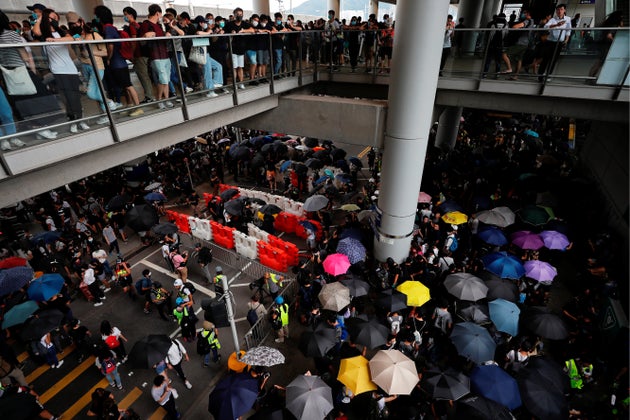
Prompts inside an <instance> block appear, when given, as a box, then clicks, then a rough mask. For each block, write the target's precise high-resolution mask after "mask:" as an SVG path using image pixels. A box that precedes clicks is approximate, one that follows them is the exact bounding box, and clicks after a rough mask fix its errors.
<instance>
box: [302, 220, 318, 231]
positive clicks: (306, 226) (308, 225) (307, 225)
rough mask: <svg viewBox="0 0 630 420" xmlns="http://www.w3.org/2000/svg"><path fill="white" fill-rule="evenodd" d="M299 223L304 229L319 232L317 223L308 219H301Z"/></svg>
mask: <svg viewBox="0 0 630 420" xmlns="http://www.w3.org/2000/svg"><path fill="white" fill-rule="evenodd" d="M298 224H299V225H300V226H302V227H303V228H304V229H307V230H310V231H312V232H317V228H316V227H315V225H314V224H312V223H311V222H309V221H308V220H300V221H299V222H298Z"/></svg>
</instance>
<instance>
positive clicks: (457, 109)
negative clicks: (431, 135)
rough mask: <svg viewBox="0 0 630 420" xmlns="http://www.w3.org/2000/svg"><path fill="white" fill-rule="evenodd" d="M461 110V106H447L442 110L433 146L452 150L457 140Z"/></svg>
mask: <svg viewBox="0 0 630 420" xmlns="http://www.w3.org/2000/svg"><path fill="white" fill-rule="evenodd" d="M463 110H464V108H462V107H461V106H449V107H446V109H445V110H444V111H443V112H442V115H440V120H439V121H440V122H439V124H438V130H437V135H436V137H435V147H439V148H440V149H442V150H453V148H454V147H455V142H456V141H457V133H458V132H459V124H460V122H461V119H462V111H463Z"/></svg>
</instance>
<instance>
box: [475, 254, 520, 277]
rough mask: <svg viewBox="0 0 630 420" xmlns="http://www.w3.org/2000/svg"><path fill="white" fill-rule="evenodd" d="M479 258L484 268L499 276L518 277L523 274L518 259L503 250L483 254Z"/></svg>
mask: <svg viewBox="0 0 630 420" xmlns="http://www.w3.org/2000/svg"><path fill="white" fill-rule="evenodd" d="M481 260H482V261H483V264H484V265H485V267H486V270H488V271H490V272H491V273H494V274H496V275H497V276H499V277H501V278H508V279H520V278H521V277H523V275H524V274H525V269H524V268H523V265H522V264H521V262H520V261H519V259H518V258H516V257H515V256H513V255H510V254H508V253H507V252H504V251H501V252H493V253H491V254H488V255H484V256H483V257H482V258H481Z"/></svg>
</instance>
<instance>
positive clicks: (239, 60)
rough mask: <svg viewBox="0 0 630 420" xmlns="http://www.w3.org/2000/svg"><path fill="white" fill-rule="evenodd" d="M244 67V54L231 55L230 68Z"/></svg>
mask: <svg viewBox="0 0 630 420" xmlns="http://www.w3.org/2000/svg"><path fill="white" fill-rule="evenodd" d="M243 67H245V55H244V54H232V68H235V69H238V68H243Z"/></svg>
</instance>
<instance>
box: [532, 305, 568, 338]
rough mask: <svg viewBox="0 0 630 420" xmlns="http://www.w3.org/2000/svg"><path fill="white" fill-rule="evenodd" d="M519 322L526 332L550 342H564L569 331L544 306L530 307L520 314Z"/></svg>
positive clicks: (562, 322)
mask: <svg viewBox="0 0 630 420" xmlns="http://www.w3.org/2000/svg"><path fill="white" fill-rule="evenodd" d="M521 322H522V323H523V326H525V327H526V328H527V329H528V330H530V331H532V332H534V333H536V334H537V335H539V336H541V337H543V338H548V339H550V340H564V339H565V338H567V337H568V336H569V330H568V328H567V325H566V324H565V323H564V321H563V320H562V318H560V317H559V316H558V315H556V314H554V313H551V310H550V309H549V308H547V307H545V306H531V307H528V308H526V309H525V310H524V311H523V313H521Z"/></svg>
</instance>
